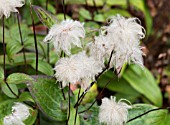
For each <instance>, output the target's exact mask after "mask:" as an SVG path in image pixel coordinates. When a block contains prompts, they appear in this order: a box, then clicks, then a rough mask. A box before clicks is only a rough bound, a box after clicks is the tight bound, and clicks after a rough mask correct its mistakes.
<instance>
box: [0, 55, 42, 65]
mask: <svg viewBox="0 0 170 125" xmlns="http://www.w3.org/2000/svg"><path fill="white" fill-rule="evenodd" d="M25 55H26V59H27V64H30V63H32V61H33V60H35V57H36V54H35V53H25ZM3 58H4V57H3V55H0V64H3ZM38 58H39V59H42V58H43V57H42V56H41V55H39V56H38ZM6 59H7V60H6V65H11V66H17V65H25V63H24V58H23V54H22V53H19V54H16V55H14V56H13V62H10V61H9V60H8V58H7V56H6Z"/></svg>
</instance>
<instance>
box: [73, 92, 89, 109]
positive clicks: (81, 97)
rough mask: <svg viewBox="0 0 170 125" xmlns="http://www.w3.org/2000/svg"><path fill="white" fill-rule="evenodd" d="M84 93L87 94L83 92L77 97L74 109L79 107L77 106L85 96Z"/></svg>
mask: <svg viewBox="0 0 170 125" xmlns="http://www.w3.org/2000/svg"><path fill="white" fill-rule="evenodd" d="M86 93H87V92H83V93H82V94H81V96H80V97H79V99H78V101H77V102H76V104H75V105H74V108H75V107H77V106H79V105H80V104H81V102H82V101H83V98H84V96H85V95H86Z"/></svg>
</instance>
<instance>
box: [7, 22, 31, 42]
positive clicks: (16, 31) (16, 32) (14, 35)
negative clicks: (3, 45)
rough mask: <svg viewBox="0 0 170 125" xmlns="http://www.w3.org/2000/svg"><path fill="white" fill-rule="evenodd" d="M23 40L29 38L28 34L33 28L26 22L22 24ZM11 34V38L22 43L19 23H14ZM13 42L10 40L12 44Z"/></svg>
mask: <svg viewBox="0 0 170 125" xmlns="http://www.w3.org/2000/svg"><path fill="white" fill-rule="evenodd" d="M20 29H21V35H22V40H23V42H25V41H26V40H27V39H28V35H29V34H30V33H31V29H30V28H29V27H28V26H27V25H26V24H20ZM9 35H10V37H11V40H12V41H14V42H18V43H20V44H21V38H20V33H19V28H18V24H13V25H12V26H11V27H10V29H9ZM10 43H11V42H8V44H10Z"/></svg>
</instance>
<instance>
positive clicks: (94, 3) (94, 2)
mask: <svg viewBox="0 0 170 125" xmlns="http://www.w3.org/2000/svg"><path fill="white" fill-rule="evenodd" d="M93 5H94V7H95V9H96V12H97V14H98V13H99V11H98V9H97V6H96V1H95V0H93Z"/></svg>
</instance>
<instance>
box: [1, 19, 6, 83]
mask: <svg viewBox="0 0 170 125" xmlns="http://www.w3.org/2000/svg"><path fill="white" fill-rule="evenodd" d="M4 18H5V17H4V16H3V17H2V27H3V28H2V32H3V34H2V44H3V57H4V58H3V60H4V62H3V69H4V79H5V81H6V67H5V66H6V58H5V56H6V46H5V22H4Z"/></svg>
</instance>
